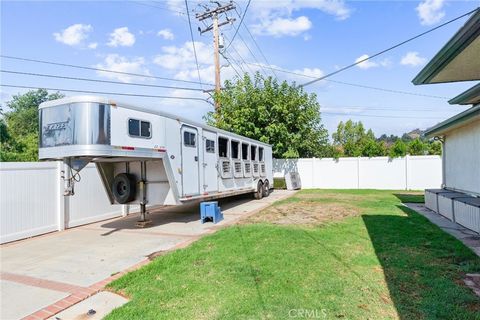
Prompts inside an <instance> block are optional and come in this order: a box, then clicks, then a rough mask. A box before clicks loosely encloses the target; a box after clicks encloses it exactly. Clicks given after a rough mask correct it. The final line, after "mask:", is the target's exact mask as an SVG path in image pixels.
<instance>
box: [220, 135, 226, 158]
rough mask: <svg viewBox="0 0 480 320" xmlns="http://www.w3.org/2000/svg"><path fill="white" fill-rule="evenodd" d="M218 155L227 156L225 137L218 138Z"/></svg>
mask: <svg viewBox="0 0 480 320" xmlns="http://www.w3.org/2000/svg"><path fill="white" fill-rule="evenodd" d="M218 155H219V156H220V157H222V158H227V157H228V139H227V138H222V137H219V138H218Z"/></svg>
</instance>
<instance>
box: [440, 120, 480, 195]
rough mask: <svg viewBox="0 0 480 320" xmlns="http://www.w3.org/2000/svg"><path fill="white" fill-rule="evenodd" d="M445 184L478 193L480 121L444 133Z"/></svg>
mask: <svg viewBox="0 0 480 320" xmlns="http://www.w3.org/2000/svg"><path fill="white" fill-rule="evenodd" d="M443 148H444V153H445V155H444V162H445V163H444V166H445V186H446V187H447V188H450V189H453V190H458V191H462V192H467V193H472V194H478V195H480V121H475V122H473V123H470V124H468V125H466V126H463V127H460V128H457V129H455V130H452V131H450V132H447V133H446V134H445V143H444V146H443Z"/></svg>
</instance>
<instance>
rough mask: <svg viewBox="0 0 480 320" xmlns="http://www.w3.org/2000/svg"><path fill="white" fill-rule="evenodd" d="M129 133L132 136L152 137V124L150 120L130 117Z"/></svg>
mask: <svg viewBox="0 0 480 320" xmlns="http://www.w3.org/2000/svg"><path fill="white" fill-rule="evenodd" d="M128 134H129V135H130V136H132V137H141V138H151V137H152V125H151V123H150V122H148V121H141V120H138V119H128Z"/></svg>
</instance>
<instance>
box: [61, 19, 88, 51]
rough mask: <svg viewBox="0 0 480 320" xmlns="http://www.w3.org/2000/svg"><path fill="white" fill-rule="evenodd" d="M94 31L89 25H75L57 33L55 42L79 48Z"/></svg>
mask: <svg viewBox="0 0 480 320" xmlns="http://www.w3.org/2000/svg"><path fill="white" fill-rule="evenodd" d="M92 31H93V27H92V26H91V25H89V24H80V23H77V24H73V25H71V26H69V27H68V28H66V29H64V30H62V31H61V32H55V33H54V34H53V36H54V37H55V40H57V41H58V42H61V43H63V44H66V45H69V46H79V45H82V44H83V42H84V41H85V40H86V39H87V38H88V34H89V33H90V32H92Z"/></svg>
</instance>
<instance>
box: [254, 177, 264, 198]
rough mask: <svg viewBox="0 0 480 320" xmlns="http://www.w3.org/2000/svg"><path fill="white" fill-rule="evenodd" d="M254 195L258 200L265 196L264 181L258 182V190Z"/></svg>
mask: <svg viewBox="0 0 480 320" xmlns="http://www.w3.org/2000/svg"><path fill="white" fill-rule="evenodd" d="M253 197H254V198H255V199H257V200H260V199H262V198H263V183H262V181H258V184H257V191H255V193H254V194H253Z"/></svg>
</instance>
